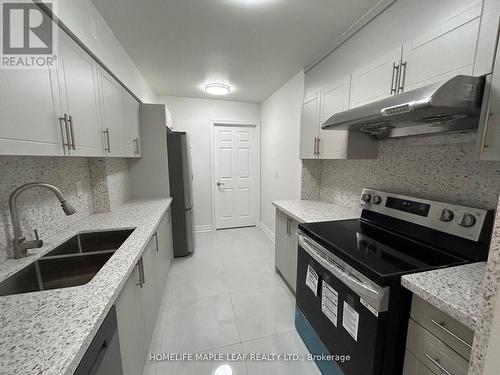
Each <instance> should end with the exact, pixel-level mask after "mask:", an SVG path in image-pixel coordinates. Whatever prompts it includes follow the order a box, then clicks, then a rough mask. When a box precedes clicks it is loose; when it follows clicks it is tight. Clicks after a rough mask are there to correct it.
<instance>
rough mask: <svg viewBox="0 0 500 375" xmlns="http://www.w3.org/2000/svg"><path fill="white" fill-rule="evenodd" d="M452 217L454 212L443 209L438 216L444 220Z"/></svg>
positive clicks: (448, 220) (447, 220)
mask: <svg viewBox="0 0 500 375" xmlns="http://www.w3.org/2000/svg"><path fill="white" fill-rule="evenodd" d="M454 217H455V214H454V213H453V211H452V210H447V209H444V210H443V211H441V217H440V218H439V220H441V221H444V222H450V221H452V220H453V218H454Z"/></svg>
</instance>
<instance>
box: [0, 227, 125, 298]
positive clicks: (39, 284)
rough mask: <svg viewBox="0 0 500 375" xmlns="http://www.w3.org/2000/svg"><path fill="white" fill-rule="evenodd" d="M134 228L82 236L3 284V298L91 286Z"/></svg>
mask: <svg viewBox="0 0 500 375" xmlns="http://www.w3.org/2000/svg"><path fill="white" fill-rule="evenodd" d="M133 231H134V230H133V229H126V230H116V231H106V232H89V233H81V234H77V235H76V236H74V237H72V238H70V239H69V240H67V241H66V242H64V243H63V244H61V245H59V246H58V247H56V248H55V249H54V250H51V251H50V252H48V253H47V254H45V255H44V256H43V257H41V258H39V259H38V260H36V261H35V262H33V263H31V264H30V265H29V266H27V267H25V268H23V269H22V270H21V271H19V272H17V273H15V274H14V275H12V276H11V277H9V278H8V279H6V280H4V281H2V282H1V283H0V296H6V295H11V294H19V293H28V292H36V291H42V290H49V289H59V288H68V287H71V286H78V285H83V284H86V283H88V282H89V281H90V280H92V278H93V277H94V276H95V275H96V274H97V272H99V270H100V269H101V268H102V267H103V266H104V265H105V264H106V262H107V261H108V260H109V258H111V256H112V255H113V254H114V253H115V251H116V250H117V249H118V248H119V247H120V246H121V244H122V243H124V242H125V240H126V239H127V238H128V237H129V236H130V234H131V233H132V232H133Z"/></svg>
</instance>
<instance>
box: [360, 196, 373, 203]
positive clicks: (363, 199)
mask: <svg viewBox="0 0 500 375" xmlns="http://www.w3.org/2000/svg"><path fill="white" fill-rule="evenodd" d="M361 200H362V201H363V202H366V203H370V202H371V200H372V195H371V194H363V195H362V196H361Z"/></svg>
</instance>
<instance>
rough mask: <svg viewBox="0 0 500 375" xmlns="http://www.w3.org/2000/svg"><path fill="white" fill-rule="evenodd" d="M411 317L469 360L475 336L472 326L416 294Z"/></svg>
mask: <svg viewBox="0 0 500 375" xmlns="http://www.w3.org/2000/svg"><path fill="white" fill-rule="evenodd" d="M411 317H412V319H413V320H414V321H415V322H417V323H418V324H420V325H421V326H422V327H424V328H425V329H427V330H428V331H429V332H431V333H432V334H433V335H434V336H436V337H437V338H439V339H440V340H441V341H443V342H444V343H446V344H447V345H448V346H450V347H451V348H452V349H453V350H455V351H456V352H457V353H459V354H460V355H461V356H462V357H464V358H465V359H466V360H467V361H468V360H469V358H470V352H471V349H472V340H473V338H474V331H472V330H471V329H470V328H468V327H466V326H464V325H463V324H462V323H460V322H458V321H457V320H456V319H454V318H452V317H451V316H449V315H447V314H446V313H444V312H442V311H441V310H439V309H437V308H435V307H434V306H432V305H431V304H429V303H428V302H425V301H424V300H423V299H421V298H419V297H417V296H415V295H414V296H413V303H412V308H411Z"/></svg>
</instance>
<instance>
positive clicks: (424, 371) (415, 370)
mask: <svg viewBox="0 0 500 375" xmlns="http://www.w3.org/2000/svg"><path fill="white" fill-rule="evenodd" d="M403 375H435V374H434V373H433V372H432V371H431V370H429V369H428V368H427V367H425V366H424V364H423V363H422V362H420V361H419V360H418V359H417V357H415V356H414V355H413V354H411V353H410V352H409V351H408V350H406V351H405V365H404V368H403Z"/></svg>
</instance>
